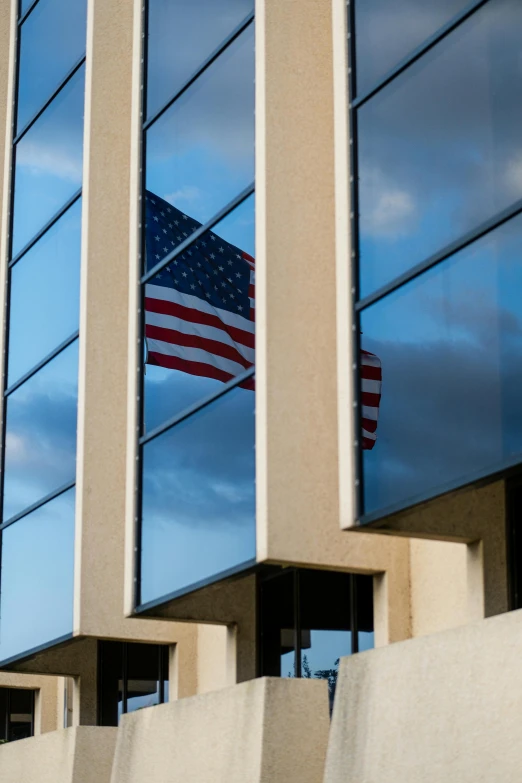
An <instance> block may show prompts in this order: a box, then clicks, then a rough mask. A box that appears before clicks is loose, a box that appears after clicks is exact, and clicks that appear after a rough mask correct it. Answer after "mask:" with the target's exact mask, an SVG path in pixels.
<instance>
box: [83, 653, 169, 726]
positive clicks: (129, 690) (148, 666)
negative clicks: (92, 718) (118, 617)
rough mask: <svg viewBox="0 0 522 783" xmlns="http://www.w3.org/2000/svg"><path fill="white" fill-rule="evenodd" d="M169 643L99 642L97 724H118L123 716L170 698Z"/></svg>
mask: <svg viewBox="0 0 522 783" xmlns="http://www.w3.org/2000/svg"><path fill="white" fill-rule="evenodd" d="M168 666H169V648H168V646H167V645H158V644H137V643H133V642H132V643H131V642H105V641H103V642H99V667H98V692H99V704H100V712H99V716H98V725H100V726H117V725H118V723H119V721H120V718H121V716H122V715H123V714H124V713H127V712H135V711H136V710H140V709H143V708H145V707H153V706H154V705H156V704H162V703H163V702H165V701H167V700H168V677H169V672H168Z"/></svg>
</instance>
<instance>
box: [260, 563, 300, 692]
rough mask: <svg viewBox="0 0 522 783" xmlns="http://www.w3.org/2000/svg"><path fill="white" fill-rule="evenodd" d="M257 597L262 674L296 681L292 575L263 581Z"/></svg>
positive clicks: (288, 573)
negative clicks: (259, 612)
mask: <svg viewBox="0 0 522 783" xmlns="http://www.w3.org/2000/svg"><path fill="white" fill-rule="evenodd" d="M260 595H261V604H260V609H261V622H260V655H261V674H262V675H263V676H267V677H295V676H296V667H295V613H294V608H295V574H294V571H288V572H287V573H283V574H281V575H277V576H273V577H272V578H270V579H266V580H264V581H263V582H262V583H261V592H260ZM301 643H302V642H301Z"/></svg>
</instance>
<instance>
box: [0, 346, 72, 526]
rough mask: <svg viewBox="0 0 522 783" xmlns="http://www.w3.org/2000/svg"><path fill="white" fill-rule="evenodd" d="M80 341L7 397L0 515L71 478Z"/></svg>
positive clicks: (7, 515)
mask: <svg viewBox="0 0 522 783" xmlns="http://www.w3.org/2000/svg"><path fill="white" fill-rule="evenodd" d="M77 398H78V342H77V341H76V342H74V343H73V344H72V345H70V346H69V347H68V348H66V349H65V350H64V351H62V352H61V353H60V354H59V355H58V356H57V357H56V358H55V359H53V360H52V361H51V362H49V363H48V364H46V365H45V366H44V367H43V368H42V369H41V370H40V371H39V372H37V373H36V375H33V376H32V377H31V378H29V380H27V381H25V383H23V384H22V386H20V387H18V389H16V390H15V391H14V392H12V394H10V395H9V397H8V398H7V416H6V449H5V473H4V505H3V519H4V521H6V520H7V519H9V518H10V517H12V516H14V515H15V514H18V513H19V512H20V511H22V510H23V509H25V508H27V507H28V506H30V505H32V504H33V503H35V502H36V501H38V500H40V499H41V498H43V497H45V496H46V495H47V494H49V493H50V492H52V491H54V490H56V489H58V488H59V487H61V486H62V485H63V484H66V483H67V482H69V481H73V480H74V477H75V472H76V409H77Z"/></svg>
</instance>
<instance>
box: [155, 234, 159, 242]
mask: <svg viewBox="0 0 522 783" xmlns="http://www.w3.org/2000/svg"><path fill="white" fill-rule="evenodd" d="M154 239H155V240H156V242H159V241H160V238H159V234H158V236H157V237H154Z"/></svg>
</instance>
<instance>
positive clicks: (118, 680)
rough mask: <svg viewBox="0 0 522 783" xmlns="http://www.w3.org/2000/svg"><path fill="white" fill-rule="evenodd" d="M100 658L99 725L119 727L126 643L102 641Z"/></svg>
mask: <svg viewBox="0 0 522 783" xmlns="http://www.w3.org/2000/svg"><path fill="white" fill-rule="evenodd" d="M98 645H99V656H98V692H99V695H100V703H99V715H98V723H99V725H100V726H117V725H118V723H119V721H120V718H121V716H122V715H123V659H124V649H125V647H126V644H125V643H124V642H106V641H100V642H98Z"/></svg>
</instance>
